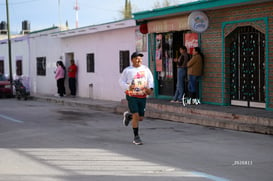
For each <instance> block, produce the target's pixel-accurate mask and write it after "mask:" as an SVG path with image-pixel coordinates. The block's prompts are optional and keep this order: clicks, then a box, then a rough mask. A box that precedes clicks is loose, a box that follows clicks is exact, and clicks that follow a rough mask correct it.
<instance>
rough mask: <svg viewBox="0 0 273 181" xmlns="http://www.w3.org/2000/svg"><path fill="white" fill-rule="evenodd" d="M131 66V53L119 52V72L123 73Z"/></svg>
mask: <svg viewBox="0 0 273 181" xmlns="http://www.w3.org/2000/svg"><path fill="white" fill-rule="evenodd" d="M129 65H130V51H129V50H125V51H123V50H122V51H119V72H120V73H122V71H123V70H124V69H125V68H126V67H128V66H129Z"/></svg>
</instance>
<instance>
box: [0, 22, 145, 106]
mask: <svg viewBox="0 0 273 181" xmlns="http://www.w3.org/2000/svg"><path fill="white" fill-rule="evenodd" d="M139 37H140V38H139ZM145 37H146V36H143V35H142V34H140V33H139V30H138V28H137V27H136V24H135V20H133V19H130V20H123V21H117V22H111V23H106V24H101V25H94V26H88V27H82V28H77V29H72V30H61V29H60V28H58V27H52V28H49V29H45V30H40V31H35V32H30V33H28V34H24V35H19V36H17V37H12V39H11V47H12V70H13V72H12V74H13V77H14V78H16V76H26V77H29V80H30V81H29V84H30V89H31V93H32V94H46V95H52V96H53V95H54V94H56V93H57V86H56V81H55V78H54V76H55V74H54V71H55V69H56V62H57V61H58V60H62V61H63V62H64V64H65V66H66V67H67V68H68V66H69V65H70V60H71V59H74V60H75V63H76V64H77V66H78V74H77V96H79V97H84V98H92V99H101V100H113V101H120V100H121V99H124V93H123V92H122V90H121V88H120V87H119V84H118V79H119V77H120V74H121V72H122V70H123V69H124V68H125V67H126V66H128V65H130V54H131V53H132V52H134V51H136V49H139V48H142V49H141V50H143V53H144V55H145V57H144V63H145V64H146V63H147V62H148V56H147V49H146V50H144V49H145V45H146V43H145V42H146V41H145ZM7 42H8V41H7V38H6V37H3V36H2V39H1V40H0V63H1V62H2V64H0V66H1V65H2V66H1V67H2V69H3V73H4V74H9V56H8V44H7ZM143 47H144V49H143ZM18 62H21V66H19V63H18ZM15 70H16V71H15ZM17 70H20V73H18V71H17ZM65 84H66V86H65V87H66V93H67V95H69V94H70V91H69V89H68V81H67V79H66V83H65Z"/></svg>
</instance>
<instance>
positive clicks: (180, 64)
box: [171, 46, 189, 103]
mask: <svg viewBox="0 0 273 181" xmlns="http://www.w3.org/2000/svg"><path fill="white" fill-rule="evenodd" d="M179 52H180V56H179V58H178V59H177V61H176V63H177V82H176V91H175V94H174V97H173V99H172V100H171V102H174V103H182V96H183V94H184V92H185V91H184V80H185V77H186V76H187V63H188V61H189V55H188V53H187V47H186V46H182V47H180V48H179Z"/></svg>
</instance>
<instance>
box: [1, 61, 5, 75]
mask: <svg viewBox="0 0 273 181" xmlns="http://www.w3.org/2000/svg"><path fill="white" fill-rule="evenodd" d="M1 73H2V74H4V73H5V69H4V60H0V74H1Z"/></svg>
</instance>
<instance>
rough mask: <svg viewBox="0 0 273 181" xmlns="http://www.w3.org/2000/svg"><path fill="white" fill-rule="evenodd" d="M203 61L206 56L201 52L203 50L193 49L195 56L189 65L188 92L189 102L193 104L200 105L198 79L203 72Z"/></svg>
mask: <svg viewBox="0 0 273 181" xmlns="http://www.w3.org/2000/svg"><path fill="white" fill-rule="evenodd" d="M203 61H204V55H203V53H202V52H201V49H200V48H199V47H195V48H194V49H193V56H192V58H191V59H190V61H189V62H188V63H187V67H188V76H189V84H188V90H189V97H190V100H189V101H187V102H192V103H193V104H200V101H199V99H196V98H197V95H196V92H197V82H198V79H199V78H200V76H201V75H202V72H203Z"/></svg>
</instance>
